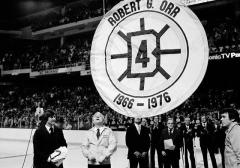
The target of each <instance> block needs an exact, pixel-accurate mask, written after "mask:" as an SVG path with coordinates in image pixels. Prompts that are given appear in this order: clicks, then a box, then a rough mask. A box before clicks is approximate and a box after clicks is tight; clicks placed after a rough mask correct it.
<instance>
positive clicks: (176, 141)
mask: <svg viewBox="0 0 240 168" xmlns="http://www.w3.org/2000/svg"><path fill="white" fill-rule="evenodd" d="M167 139H172V141H173V145H175V149H174V150H173V151H171V152H173V154H174V155H175V157H176V158H178V159H180V148H181V147H182V145H183V141H182V134H181V131H180V129H177V128H174V129H173V133H172V135H169V132H168V128H165V129H163V130H162V134H161V137H160V150H161V151H166V152H170V151H169V150H165V149H164V140H167Z"/></svg>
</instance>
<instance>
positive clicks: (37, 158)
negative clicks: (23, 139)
mask: <svg viewBox="0 0 240 168" xmlns="http://www.w3.org/2000/svg"><path fill="white" fill-rule="evenodd" d="M40 120H41V123H40V126H39V128H38V129H37V130H36V131H35V133H34V136H33V150H34V157H33V167H34V168H57V166H56V165H55V163H52V162H51V161H50V155H51V154H52V153H53V152H54V151H55V150H56V149H58V148H59V147H61V146H65V147H67V144H66V140H65V138H64V135H63V132H62V129H59V128H57V127H55V126H54V123H55V120H56V119H55V114H54V112H53V111H52V110H47V112H45V113H44V114H43V115H42V116H41V118H40ZM58 168H63V165H62V164H61V165H60V166H59V167H58Z"/></svg>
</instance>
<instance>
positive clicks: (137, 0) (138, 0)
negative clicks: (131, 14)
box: [136, 0, 141, 10]
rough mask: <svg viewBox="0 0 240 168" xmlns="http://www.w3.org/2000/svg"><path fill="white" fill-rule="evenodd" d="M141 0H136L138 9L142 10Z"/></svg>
mask: <svg viewBox="0 0 240 168" xmlns="http://www.w3.org/2000/svg"><path fill="white" fill-rule="evenodd" d="M140 1H141V0H136V2H137V6H138V10H140V4H139V2H140Z"/></svg>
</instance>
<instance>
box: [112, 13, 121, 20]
mask: <svg viewBox="0 0 240 168" xmlns="http://www.w3.org/2000/svg"><path fill="white" fill-rule="evenodd" d="M113 18H114V19H115V20H116V21H119V20H120V16H119V15H118V13H116V12H114V13H113Z"/></svg>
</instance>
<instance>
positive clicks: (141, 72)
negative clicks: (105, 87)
mask: <svg viewBox="0 0 240 168" xmlns="http://www.w3.org/2000/svg"><path fill="white" fill-rule="evenodd" d="M145 12H146V11H145ZM147 14H148V15H149V11H148V12H147ZM143 15H145V14H144V13H143V14H142V15H141V14H140V15H138V16H143ZM151 15H152V18H150V19H149V21H148V22H147V21H146V22H147V23H151V22H152V21H151V20H154V19H155V21H158V22H159V23H157V24H158V28H159V30H155V29H147V30H146V27H151V25H148V26H147V25H146V26H145V20H148V17H145V18H144V17H142V18H138V17H136V16H135V18H136V19H134V20H135V21H134V22H138V25H139V26H135V28H138V27H140V30H136V31H134V32H126V33H124V32H122V31H121V30H118V29H117V28H118V27H116V30H113V32H112V33H111V35H110V38H109V41H108V43H107V47H106V52H105V53H106V67H107V69H106V71H107V73H108V75H109V78H110V80H111V81H112V83H113V85H114V86H115V87H116V88H117V89H119V91H121V92H123V93H124V94H126V95H129V96H133V97H147V96H152V95H155V94H157V93H159V92H162V91H164V90H165V89H167V88H168V87H170V86H171V85H172V84H173V83H174V82H176V80H177V79H178V78H179V76H180V75H181V73H182V72H183V71H184V67H185V65H186V63H187V58H188V44H187V39H186V38H185V35H184V32H183V31H182V30H181V28H180V27H178V25H177V24H176V23H175V22H174V21H173V20H171V21H172V23H171V25H170V24H169V23H165V22H164V20H166V19H164V17H166V16H164V15H163V14H161V13H155V12H153V13H152V14H151ZM158 15H160V16H158ZM130 17H131V16H130ZM154 17H155V18H154ZM156 18H157V19H156ZM160 19H162V20H160ZM125 20H126V22H128V21H127V19H125ZM125 20H123V21H122V22H123V23H120V24H123V25H124V24H125V23H124V21H125ZM130 20H131V22H133V21H132V19H130ZM132 24H136V23H132ZM126 26H127V25H126ZM170 26H171V27H170ZM119 27H121V28H122V27H123V26H119ZM116 36H119V37H116ZM169 36H171V38H169V39H168V37H169ZM117 39H118V40H119V41H117ZM113 40H115V41H114V42H113ZM172 40H174V42H173V41H172ZM109 43H111V44H109ZM122 43H125V44H124V45H125V46H127V47H126V49H127V51H126V52H125V53H124V51H123V50H122V52H123V53H116V51H118V50H119V49H118V48H119V47H121V48H125V47H124V46H120V45H121V44H122ZM164 44H170V45H168V46H167V47H165V46H166V45H164ZM171 45H172V46H171ZM108 47H110V49H109V48H108ZM111 52H113V53H111ZM120 59H125V60H126V61H125V62H126V64H125V65H124V63H123V64H121V63H119V62H121V60H120ZM122 67H126V69H125V70H123V72H121V71H119V70H120V69H123V68H122ZM119 73H120V74H119ZM170 78H171V79H170ZM135 79H138V80H139V81H136V80H135ZM147 80H149V81H151V82H148V81H147ZM136 83H138V86H137V85H136Z"/></svg>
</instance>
